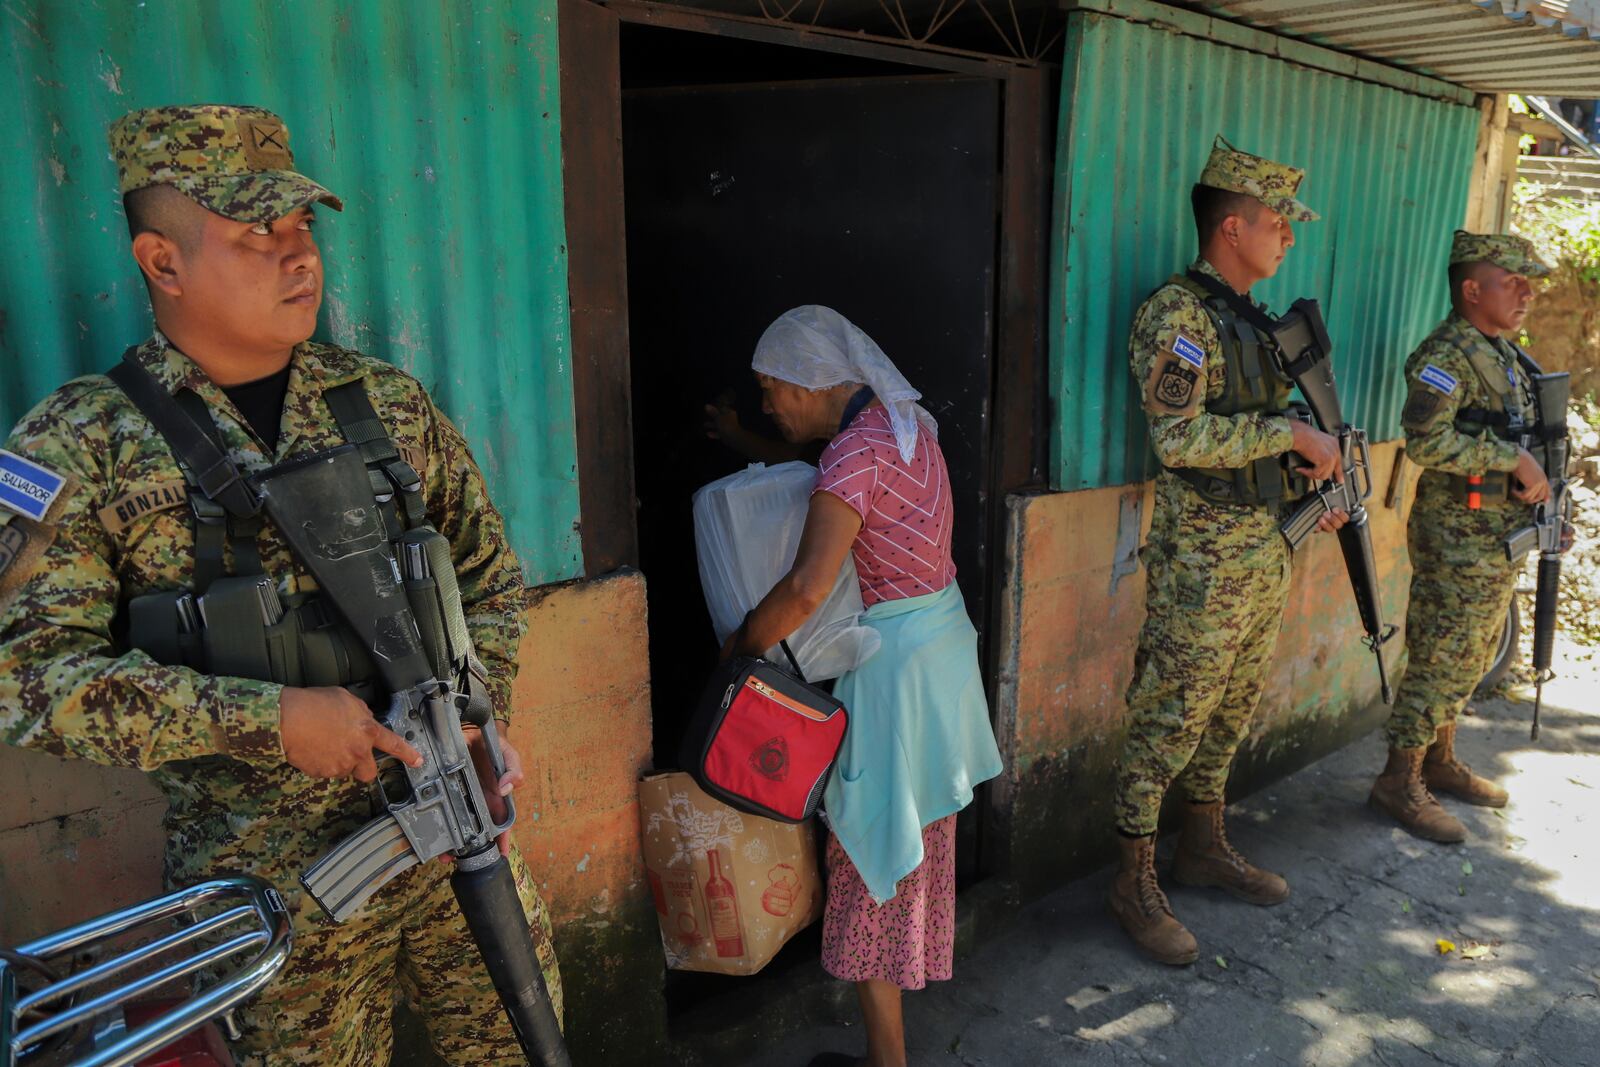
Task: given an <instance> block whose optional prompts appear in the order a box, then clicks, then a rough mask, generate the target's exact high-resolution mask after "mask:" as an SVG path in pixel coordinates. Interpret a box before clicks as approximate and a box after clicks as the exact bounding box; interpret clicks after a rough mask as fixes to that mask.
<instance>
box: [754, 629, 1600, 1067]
mask: <svg viewBox="0 0 1600 1067" xmlns="http://www.w3.org/2000/svg"><path fill="white" fill-rule="evenodd" d="M1559 651H1565V652H1569V653H1575V654H1579V655H1582V654H1585V653H1583V652H1581V651H1580V650H1577V649H1563V650H1559ZM1558 662H1560V658H1559V656H1558ZM1567 663H1568V664H1569V666H1570V668H1571V669H1570V672H1569V676H1568V677H1566V678H1564V679H1558V680H1556V681H1555V682H1553V683H1551V684H1550V685H1548V686H1546V689H1545V715H1544V718H1543V731H1542V734H1541V737H1540V740H1539V741H1538V742H1530V741H1529V739H1528V721H1529V718H1530V715H1531V711H1532V708H1531V704H1530V703H1526V702H1522V701H1508V700H1501V699H1495V700H1489V701H1485V702H1482V703H1480V704H1479V705H1478V708H1477V713H1476V714H1475V715H1472V716H1469V717H1463V719H1462V720H1461V726H1460V728H1459V731H1458V734H1459V739H1458V749H1459V750H1460V751H1461V752H1462V753H1463V756H1464V758H1465V759H1467V760H1468V761H1469V762H1471V764H1472V765H1473V766H1474V768H1476V769H1477V770H1479V771H1480V772H1481V773H1484V774H1487V775H1488V776H1490V777H1492V778H1494V779H1496V780H1497V781H1499V782H1500V783H1501V784H1503V785H1504V786H1505V787H1506V788H1507V789H1509V790H1510V791H1511V798H1512V799H1511V804H1510V806H1508V807H1507V808H1506V809H1504V810H1503V811H1501V812H1498V813H1497V812H1493V811H1490V810H1487V809H1482V808H1472V807H1469V806H1467V805H1463V804H1459V803H1456V802H1454V801H1448V800H1447V801H1445V803H1446V804H1447V806H1449V807H1450V809H1451V810H1452V811H1454V812H1455V813H1456V814H1457V815H1458V816H1460V817H1461V818H1463V819H1464V820H1465V821H1466V823H1467V826H1468V828H1469V829H1470V831H1471V832H1472V834H1473V837H1472V839H1471V840H1470V841H1469V842H1468V843H1467V844H1465V845H1460V846H1440V845H1432V844H1428V843H1426V842H1423V841H1419V840H1416V839H1415V838H1412V837H1410V836H1409V835H1407V834H1406V833H1404V832H1403V831H1401V830H1399V829H1398V828H1396V827H1395V826H1394V825H1393V824H1392V823H1389V822H1387V821H1386V820H1384V819H1383V818H1381V817H1380V816H1378V815H1377V814H1376V813H1374V812H1372V811H1371V810H1370V809H1368V808H1367V807H1366V806H1365V804H1364V801H1365V799H1366V794H1367V790H1368V788H1369V786H1370V785H1371V782H1372V778H1373V776H1374V775H1375V774H1376V773H1377V771H1378V769H1379V768H1380V767H1381V766H1382V764H1383V758H1384V749H1383V742H1382V739H1381V738H1380V737H1379V736H1376V735H1374V736H1371V737H1368V738H1366V739H1364V740H1362V741H1361V742H1359V743H1357V744H1355V745H1353V746H1351V747H1350V748H1347V749H1345V750H1344V751H1342V752H1339V753H1336V754H1335V755H1333V756H1330V757H1328V758H1326V759H1324V760H1322V761H1321V762H1320V763H1317V764H1315V765H1313V766H1311V767H1309V768H1307V769H1306V770H1304V771H1301V772H1300V773H1299V774H1296V775H1294V776H1293V777H1292V778H1290V779H1288V780H1286V781H1283V782H1280V783H1279V784H1278V785H1276V786H1274V787H1272V788H1270V789H1267V790H1265V791H1264V792H1262V793H1258V794H1257V795H1256V796H1254V797H1252V798H1250V799H1249V800H1247V801H1245V802H1243V803H1241V804H1239V805H1236V806H1235V807H1234V808H1233V809H1231V817H1230V820H1229V825H1230V827H1231V828H1232V836H1233V838H1234V841H1235V843H1236V845H1237V846H1238V847H1239V848H1240V850H1241V851H1242V852H1244V854H1245V855H1246V856H1248V857H1250V858H1251V859H1252V860H1255V861H1257V862H1259V863H1261V864H1262V865H1264V866H1266V867H1269V868H1271V869H1272V870H1275V871H1278V872H1280V873H1282V874H1283V875H1284V876H1285V877H1287V878H1288V879H1289V882H1290V885H1291V886H1292V887H1293V891H1294V895H1293V897H1292V898H1291V899H1290V900H1289V901H1288V902H1287V903H1286V904H1283V905H1281V906H1279V907H1277V908H1270V909H1258V908H1253V907H1250V906H1248V905H1245V904H1240V903H1236V902H1234V901H1232V900H1231V899H1229V898H1227V897H1224V896H1223V895H1221V894H1220V893H1217V892H1215V891H1210V890H1190V889H1183V888H1180V887H1171V886H1169V887H1168V888H1169V892H1170V895H1171V899H1172V904H1173V908H1174V910H1175V911H1176V912H1177V914H1178V916H1179V918H1181V919H1182V920H1183V921H1184V922H1185V923H1186V924H1187V925H1188V926H1189V928H1190V929H1191V930H1193V931H1194V933H1195V935H1196V936H1197V937H1198V938H1199V939H1200V950H1201V955H1200V961H1199V962H1198V963H1196V964H1195V965H1193V966H1191V967H1187V968H1167V967H1162V966H1160V965H1158V964H1154V963H1149V962H1146V961H1145V960H1144V959H1143V958H1142V957H1140V956H1138V955H1137V954H1136V953H1135V952H1134V951H1133V949H1132V948H1131V947H1130V946H1129V944H1128V943H1127V941H1126V940H1125V938H1124V937H1123V936H1122V934H1121V932H1120V931H1119V930H1117V929H1115V928H1114V926H1113V924H1112V920H1111V919H1110V918H1109V917H1108V916H1107V914H1106V911H1105V906H1104V903H1103V901H1102V894H1103V892H1104V889H1105V885H1106V881H1107V878H1108V872H1107V871H1101V872H1098V873H1097V874H1094V875H1092V876H1090V877H1087V878H1085V879H1083V880H1081V881H1079V882H1076V883H1073V884H1071V885H1069V886H1066V887H1064V888H1063V889H1061V890H1059V891H1057V892H1056V893H1054V894H1052V895H1050V896H1048V897H1045V898H1043V899H1041V900H1039V901H1036V902H1035V903H1033V904H1031V905H1030V906H1028V907H1027V908H1025V909H1023V910H1022V912H1021V913H1020V914H1019V915H1018V917H1017V918H1016V919H1015V921H1014V922H1012V923H1011V924H1010V925H1009V926H1008V927H1007V928H1006V929H1005V931H1004V932H1003V933H1002V934H1001V935H1000V936H998V937H996V938H993V939H991V940H990V941H989V943H988V944H985V945H983V946H981V947H980V948H978V949H977V950H976V951H975V952H974V953H973V954H972V955H971V956H970V957H968V958H965V959H963V960H958V961H957V965H956V977H955V980H954V981H951V982H946V983H939V984H937V985H933V986H930V987H929V988H928V989H927V990H925V991H923V992H920V993H914V994H908V996H907V999H906V1022H907V1033H908V1038H909V1041H908V1044H909V1047H910V1051H911V1062H912V1063H913V1064H914V1065H928V1067H932V1065H939V1067H946V1065H949V1067H955V1065H965V1067H1000V1065H1029V1067H1031V1065H1035V1064H1056V1063H1060V1064H1072V1065H1076V1064H1085V1065H1098V1064H1104V1065H1111V1064H1138V1065H1148V1064H1172V1065H1207V1067H1210V1065H1226V1067H1231V1065H1235V1064H1293V1065H1296V1067H1345V1065H1354V1064H1381V1065H1391V1067H1400V1065H1411V1064H1428V1065H1438V1064H1449V1065H1463V1067H1465V1065H1472V1067H1479V1065H1482V1067H1491V1065H1506V1067H1509V1065H1513V1064H1515V1065H1531V1064H1542V1065H1550V1067H1557V1065H1559V1067H1600V670H1597V669H1596V668H1595V667H1594V665H1592V664H1587V665H1586V664H1573V663H1572V661H1571V660H1570V659H1569V660H1568V661H1567ZM1580 672H1581V673H1580ZM1170 845H1171V842H1167V847H1165V848H1163V849H1162V859H1163V869H1164V861H1165V859H1166V858H1167V856H1169V855H1170ZM1441 939H1442V940H1446V941H1449V942H1452V943H1453V944H1454V945H1455V948H1454V950H1453V951H1451V952H1449V953H1447V954H1441V953H1440V951H1439V947H1440V946H1439V944H1438V942H1439V941H1440V940H1441ZM852 1014H853V1013H852ZM864 1048H865V1041H864V1037H863V1035H862V1033H861V1030H860V1027H859V1026H846V1027H829V1028H822V1029H817V1030H815V1031H812V1032H809V1033H805V1034H802V1035H797V1036H795V1037H793V1038H791V1039H789V1040H787V1041H785V1042H784V1043H782V1044H781V1045H780V1046H778V1047H776V1048H774V1049H773V1050H771V1051H770V1052H768V1053H767V1054H764V1055H762V1056H760V1057H758V1058H756V1059H753V1060H749V1061H747V1063H746V1064H745V1067H804V1064H805V1063H806V1062H807V1061H808V1060H809V1058H810V1057H811V1056H812V1055H814V1054H815V1053H817V1052H820V1051H824V1050H830V1049H831V1050H838V1051H848V1052H853V1053H856V1054H860V1053H861V1052H862V1051H863V1050H864Z"/></svg>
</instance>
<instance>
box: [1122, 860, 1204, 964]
mask: <svg viewBox="0 0 1600 1067" xmlns="http://www.w3.org/2000/svg"><path fill="white" fill-rule="evenodd" d="M1117 843H1118V845H1119V846H1120V847H1121V849H1122V863H1121V866H1119V867H1118V868H1117V874H1116V877H1114V878H1112V879H1111V888H1110V890H1108V891H1107V892H1106V904H1107V905H1108V906H1109V907H1110V908H1111V914H1112V915H1114V916H1116V918H1117V922H1119V923H1121V924H1122V928H1123V929H1124V930H1126V931H1127V932H1128V936H1129V937H1131V938H1133V943H1134V944H1135V945H1138V946H1139V948H1140V950H1142V951H1143V952H1144V954H1145V955H1147V956H1149V957H1150V958H1151V959H1153V960H1156V961H1157V962H1159V963H1170V964H1173V965H1174V966H1177V965H1181V964H1185V963H1193V962H1194V961H1195V959H1196V958H1198V957H1199V955H1200V945H1199V943H1198V942H1196V941H1195V939H1194V935H1193V934H1191V933H1190V932H1189V931H1188V930H1186V929H1184V926H1183V924H1182V923H1180V922H1179V921H1178V920H1177V919H1175V918H1174V917H1173V915H1172V905H1170V904H1168V903H1167V895H1166V894H1165V893H1163V892H1162V891H1161V886H1160V885H1158V884H1157V882H1156V836H1155V834H1151V835H1149V836H1148V837H1126V836H1124V835H1122V834H1118V835H1117Z"/></svg>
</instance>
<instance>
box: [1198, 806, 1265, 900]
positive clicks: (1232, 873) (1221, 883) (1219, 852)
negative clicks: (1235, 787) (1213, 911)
mask: <svg viewBox="0 0 1600 1067" xmlns="http://www.w3.org/2000/svg"><path fill="white" fill-rule="evenodd" d="M1172 877H1173V880H1174V881H1176V882H1177V883H1178V884H1179V885H1188V886H1215V887H1216V888H1218V889H1220V890H1222V891H1223V892H1225V893H1228V894H1230V895H1232V896H1235V897H1238V898H1239V899H1240V900H1243V901H1245V902H1247V903H1250V904H1262V905H1271V904H1282V903H1283V902H1284V901H1286V900H1288V899H1289V883H1288V882H1285V881H1284V880H1283V879H1282V878H1280V877H1278V876H1277V875H1275V874H1273V873H1272V872H1271V871H1263V870H1262V869H1261V868H1260V867H1252V866H1251V865H1250V864H1249V863H1248V862H1247V861H1246V860H1245V858H1244V857H1243V856H1241V855H1239V853H1238V852H1236V851H1235V850H1234V847H1233V846H1232V845H1231V844H1229V843H1228V832H1227V829H1226V828H1225V827H1224V826H1223V822H1222V801H1220V800H1218V801H1216V802H1214V803H1211V804H1186V805H1184V813H1183V836H1182V837H1180V838H1178V854H1177V855H1176V856H1174V857H1173V860H1172Z"/></svg>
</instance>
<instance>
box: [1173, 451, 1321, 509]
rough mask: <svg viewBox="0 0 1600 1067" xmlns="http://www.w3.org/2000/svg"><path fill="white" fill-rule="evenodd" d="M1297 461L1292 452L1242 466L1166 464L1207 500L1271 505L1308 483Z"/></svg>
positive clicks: (1301, 492) (1293, 495) (1299, 491)
mask: <svg viewBox="0 0 1600 1067" xmlns="http://www.w3.org/2000/svg"><path fill="white" fill-rule="evenodd" d="M1299 463H1300V460H1299V457H1298V456H1296V455H1295V454H1294V453H1292V452H1286V453H1284V454H1283V455H1281V456H1263V457H1261V458H1260V459H1256V460H1252V461H1251V462H1250V463H1248V464H1247V465H1245V466H1243V467H1167V468H1165V469H1166V470H1168V471H1170V472H1171V473H1172V474H1174V475H1176V476H1177V477H1179V478H1181V479H1182V480H1183V481H1184V482H1186V483H1188V485H1189V486H1190V487H1191V488H1192V489H1194V491H1195V492H1197V493H1199V494H1200V496H1201V497H1202V498H1203V499H1204V500H1206V501H1207V502H1208V503H1212V504H1232V505H1236V506H1240V507H1261V508H1274V507H1277V506H1278V505H1280V504H1282V503H1283V502H1284V501H1285V500H1290V499H1293V498H1296V497H1300V496H1304V495H1305V494H1306V492H1308V491H1309V488H1310V484H1309V483H1308V482H1307V481H1306V480H1305V478H1303V477H1302V476H1301V475H1299V474H1296V473H1295V471H1294V470H1293V466H1294V465H1298V464H1299Z"/></svg>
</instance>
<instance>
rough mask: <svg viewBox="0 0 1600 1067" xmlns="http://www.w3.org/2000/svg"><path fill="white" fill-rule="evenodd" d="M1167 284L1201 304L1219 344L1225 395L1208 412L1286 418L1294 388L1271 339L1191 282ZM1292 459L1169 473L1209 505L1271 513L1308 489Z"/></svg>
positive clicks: (1210, 402) (1177, 278)
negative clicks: (1247, 507) (1266, 509)
mask: <svg viewBox="0 0 1600 1067" xmlns="http://www.w3.org/2000/svg"><path fill="white" fill-rule="evenodd" d="M1169 284H1173V285H1181V286H1182V287H1183V288H1185V289H1187V290H1188V291H1189V292H1191V293H1193V294H1194V295H1195V297H1196V298H1198V299H1199V300H1200V303H1201V305H1202V306H1204V308H1205V310H1206V315H1207V316H1208V317H1209V318H1210V319H1211V325H1212V326H1213V327H1215V328H1216V331H1217V338H1218V340H1219V342H1220V344H1221V348H1222V363H1223V368H1224V372H1223V374H1224V378H1225V379H1226V384H1225V386H1224V388H1223V391H1222V395H1220V396H1218V397H1217V398H1216V399H1215V400H1212V399H1207V400H1206V412H1207V413H1208V414H1211V415H1224V416H1229V415H1282V414H1285V413H1286V412H1287V411H1288V410H1289V407H1290V404H1289V395H1290V392H1291V391H1292V390H1293V389H1294V382H1292V381H1291V380H1290V379H1289V378H1288V377H1287V376H1286V375H1285V374H1284V373H1283V371H1282V370H1281V369H1280V368H1279V366H1278V360H1277V359H1276V358H1274V342H1273V340H1272V338H1270V337H1268V336H1266V335H1265V334H1263V333H1262V332H1261V331H1260V330H1258V329H1256V327H1255V326H1253V325H1251V324H1250V323H1248V322H1246V321H1245V320H1244V319H1243V318H1242V317H1240V316H1239V315H1238V314H1237V313H1236V312H1235V311H1234V310H1233V309H1232V308H1231V307H1229V306H1228V303H1227V301H1226V300H1223V299H1222V298H1221V297H1217V296H1213V295H1212V294H1211V293H1209V292H1207V291H1206V290H1205V289H1204V288H1202V287H1201V286H1200V285H1199V284H1198V283H1196V282H1195V281H1194V280H1193V279H1192V278H1189V277H1187V276H1185V275H1182V274H1177V275H1173V277H1172V280H1171V282H1170V283H1169ZM1289 455H1290V454H1289V453H1285V454H1284V455H1282V456H1263V457H1261V458H1260V459H1256V460H1252V461H1251V462H1250V463H1247V464H1246V465H1245V466H1243V467H1168V468H1166V469H1167V470H1169V471H1171V472H1172V473H1173V474H1175V475H1177V476H1178V477H1179V478H1182V479H1183V480H1184V481H1185V482H1188V483H1189V485H1190V486H1192V487H1193V488H1194V490H1195V492H1197V493H1199V494H1200V496H1201V497H1203V498H1204V499H1205V500H1207V501H1208V502H1210V503H1213V504H1244V505H1252V506H1257V507H1272V506H1276V505H1278V504H1280V503H1282V502H1283V501H1285V500H1288V499H1292V498H1294V497H1298V496H1302V495H1304V494H1305V493H1306V492H1307V491H1309V488H1310V486H1309V483H1308V482H1307V481H1306V479H1305V478H1304V477H1302V476H1301V475H1298V474H1296V473H1294V471H1293V470H1292V469H1291V467H1290V465H1289V460H1288V456H1289Z"/></svg>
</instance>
